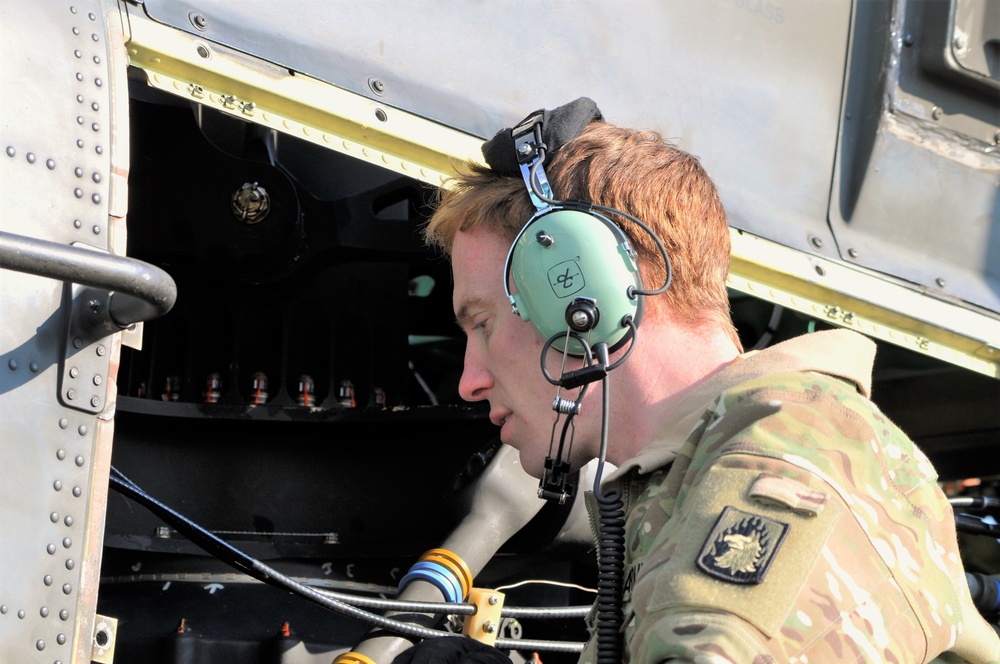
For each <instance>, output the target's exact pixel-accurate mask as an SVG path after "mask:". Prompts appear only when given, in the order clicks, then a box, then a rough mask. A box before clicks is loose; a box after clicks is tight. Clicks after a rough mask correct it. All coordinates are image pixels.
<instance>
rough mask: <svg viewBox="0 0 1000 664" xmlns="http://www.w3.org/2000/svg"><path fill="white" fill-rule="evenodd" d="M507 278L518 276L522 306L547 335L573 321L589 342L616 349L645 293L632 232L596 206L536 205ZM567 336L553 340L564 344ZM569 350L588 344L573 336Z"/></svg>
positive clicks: (515, 248) (510, 260)
mask: <svg viewBox="0 0 1000 664" xmlns="http://www.w3.org/2000/svg"><path fill="white" fill-rule="evenodd" d="M505 278H509V280H510V281H512V282H513V285H514V291H515V295H514V296H513V297H512V298H511V300H512V303H513V304H514V305H515V309H516V311H517V312H518V313H520V315H521V317H522V318H524V319H526V320H528V321H530V322H531V323H532V325H534V326H535V329H536V330H537V331H538V333H539V334H540V335H541V336H542V338H543V339H549V338H551V337H552V336H554V335H556V334H560V333H562V334H565V333H566V330H567V328H568V329H572V330H574V331H576V332H579V333H581V334H583V336H584V337H585V338H587V339H588V343H589V344H590V345H591V346H593V345H596V344H597V343H601V342H604V343H607V344H608V346H609V347H610V348H611V350H615V349H617V348H619V347H621V346H622V345H624V344H625V343H626V342H627V341H628V339H629V337H630V336H631V330H630V328H629V327H628V326H627V325H625V324H624V322H623V321H624V320H625V319H626V317H629V318H630V319H631V320H632V321H633V323H634V324H635V325H636V326H637V325H638V324H639V322H640V320H641V317H642V303H641V298H640V297H638V296H636V295H635V294H634V291H636V290H642V280H641V278H640V276H639V269H638V265H637V263H636V260H635V255H634V252H633V251H632V249H631V246H630V244H629V242H628V238H627V237H626V236H625V234H624V233H623V232H622V230H621V229H620V228H619V227H618V226H617V225H615V224H614V223H613V222H611V221H610V220H609V219H608V218H607V217H604V216H602V215H599V214H596V213H593V212H585V211H582V210H576V209H568V208H562V207H553V208H547V209H544V210H541V211H540V212H538V213H537V214H536V215H535V216H533V217H532V218H531V219H530V220H529V221H528V223H527V224H525V226H524V228H522V229H521V232H520V233H519V234H518V237H517V238H516V239H515V240H514V243H513V244H512V245H511V249H510V252H509V254H508V257H507V264H506V266H505ZM573 321H578V323H577V324H574V322H573ZM578 325H579V327H578ZM584 328H586V329H584ZM565 343H566V342H565V341H559V342H556V343H555V344H553V345H554V346H555V347H556V348H557V349H558V350H563V349H564V345H565ZM568 350H569V352H571V353H580V352H582V351H583V347H582V346H581V344H580V343H579V342H578V341H575V340H572V339H570V340H569V348H568Z"/></svg>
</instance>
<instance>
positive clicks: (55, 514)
mask: <svg viewBox="0 0 1000 664" xmlns="http://www.w3.org/2000/svg"><path fill="white" fill-rule="evenodd" d="M49 520H50V521H52V523H59V513H58V512H53V513H52V514H50V515H49ZM49 546H50V547H52V548H53V549H55V544H49Z"/></svg>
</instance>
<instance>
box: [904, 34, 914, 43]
mask: <svg viewBox="0 0 1000 664" xmlns="http://www.w3.org/2000/svg"><path fill="white" fill-rule="evenodd" d="M913 44H914V39H913V35H912V34H906V35H903V46H913Z"/></svg>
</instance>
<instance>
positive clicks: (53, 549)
mask: <svg viewBox="0 0 1000 664" xmlns="http://www.w3.org/2000/svg"><path fill="white" fill-rule="evenodd" d="M45 551H46V552H47V553H48V554H49V555H50V556H54V555H56V545H55V544H49V545H48V546H47V547H45ZM47 578H49V577H46V579H47ZM43 581H45V579H43ZM45 585H47V586H48V585H51V584H50V583H49V582H45Z"/></svg>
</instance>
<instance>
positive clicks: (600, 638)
mask: <svg viewBox="0 0 1000 664" xmlns="http://www.w3.org/2000/svg"><path fill="white" fill-rule="evenodd" d="M596 350H597V352H598V355H599V356H600V361H602V362H604V363H605V364H606V363H607V361H608V356H607V344H598V347H597V348H596ZM602 384H603V390H602V392H603V395H602V396H603V401H604V403H603V409H602V410H603V413H602V415H601V449H600V453H599V456H598V465H597V472H596V474H595V477H594V497H595V498H596V500H597V514H598V526H599V531H600V532H599V534H598V539H597V664H621V662H622V661H624V660H623V658H622V650H623V648H624V638H623V635H622V622H623V616H622V587H623V579H624V576H625V574H624V567H625V502H624V501H623V500H622V492H621V491H620V490H619V489H617V488H615V489H611V490H609V491H602V490H601V476H602V475H603V473H604V459H605V455H606V453H607V445H608V410H609V406H610V396H609V388H608V379H607V376H605V378H604V380H603V381H602Z"/></svg>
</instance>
